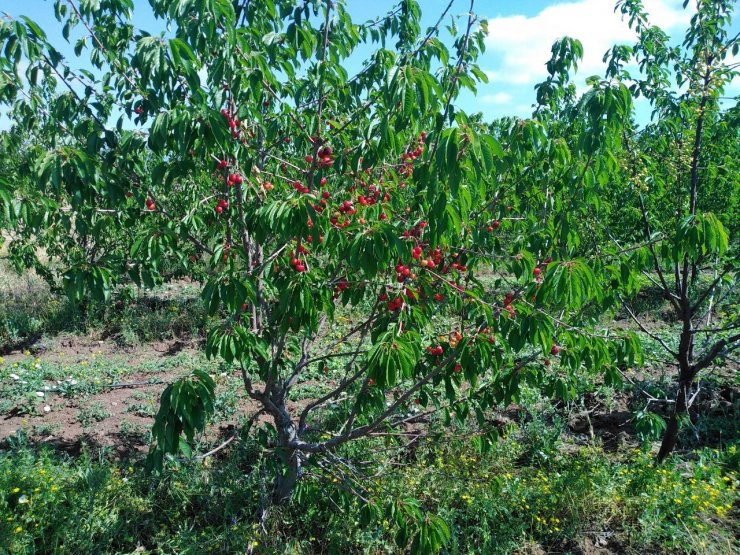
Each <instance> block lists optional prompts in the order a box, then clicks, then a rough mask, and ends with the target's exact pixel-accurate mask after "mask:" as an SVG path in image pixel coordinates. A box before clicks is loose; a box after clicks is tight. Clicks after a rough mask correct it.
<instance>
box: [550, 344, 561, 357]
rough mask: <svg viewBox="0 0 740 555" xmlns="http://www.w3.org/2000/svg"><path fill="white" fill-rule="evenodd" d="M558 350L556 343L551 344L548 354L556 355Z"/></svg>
mask: <svg viewBox="0 0 740 555" xmlns="http://www.w3.org/2000/svg"><path fill="white" fill-rule="evenodd" d="M559 352H560V347H558V346H557V345H553V346H552V349H550V354H551V355H553V356H557V354H558V353H559Z"/></svg>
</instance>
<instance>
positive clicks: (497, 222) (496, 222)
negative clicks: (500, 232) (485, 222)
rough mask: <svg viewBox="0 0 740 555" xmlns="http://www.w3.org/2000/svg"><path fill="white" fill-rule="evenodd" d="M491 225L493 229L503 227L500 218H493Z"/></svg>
mask: <svg viewBox="0 0 740 555" xmlns="http://www.w3.org/2000/svg"><path fill="white" fill-rule="evenodd" d="M491 227H492V228H493V229H498V228H499V227H501V222H499V221H498V220H493V222H492V223H491Z"/></svg>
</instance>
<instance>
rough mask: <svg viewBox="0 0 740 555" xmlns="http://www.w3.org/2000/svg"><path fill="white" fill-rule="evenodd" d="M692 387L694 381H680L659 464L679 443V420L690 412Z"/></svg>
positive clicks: (658, 459) (661, 446) (659, 454)
mask: <svg viewBox="0 0 740 555" xmlns="http://www.w3.org/2000/svg"><path fill="white" fill-rule="evenodd" d="M692 386H693V380H691V379H688V380H686V381H684V380H680V381H679V384H678V394H677V395H676V403H675V404H674V405H673V412H672V413H671V416H670V417H669V418H668V425H667V426H666V429H665V432H663V441H662V442H661V444H660V451H658V456H657V462H658V464H660V463H662V462H663V461H664V460H665V459H666V457H667V456H668V455H670V454H671V453H672V452H673V450H674V449H675V447H676V443H677V441H678V428H679V420H680V418H681V416H682V415H683V414H686V412H687V410H688V398H689V392H690V391H691V389H692Z"/></svg>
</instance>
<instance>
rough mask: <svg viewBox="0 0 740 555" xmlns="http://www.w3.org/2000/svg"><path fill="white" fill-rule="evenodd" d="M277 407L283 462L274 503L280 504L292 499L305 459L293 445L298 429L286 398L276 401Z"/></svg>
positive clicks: (273, 497) (279, 448)
mask: <svg viewBox="0 0 740 555" xmlns="http://www.w3.org/2000/svg"><path fill="white" fill-rule="evenodd" d="M275 408H276V409H277V410H276V412H275V413H274V414H273V416H274V418H275V425H276V427H277V430H278V455H279V457H280V462H281V463H282V464H281V465H280V468H278V471H277V473H276V475H275V483H274V486H273V490H272V503H273V504H275V505H279V504H281V503H285V502H286V501H288V500H290V497H291V496H292V495H293V490H294V489H295V485H296V483H297V482H298V478H299V477H300V474H301V466H302V462H303V461H302V453H301V452H300V451H298V450H297V449H294V448H293V447H291V446H292V445H293V444H294V442H295V440H296V439H297V438H298V431H297V429H296V426H295V424H294V423H293V420H292V418H291V417H290V413H289V412H288V410H287V408H286V407H285V402H284V400H283V399H281V400H280V402H279V403H276V404H275Z"/></svg>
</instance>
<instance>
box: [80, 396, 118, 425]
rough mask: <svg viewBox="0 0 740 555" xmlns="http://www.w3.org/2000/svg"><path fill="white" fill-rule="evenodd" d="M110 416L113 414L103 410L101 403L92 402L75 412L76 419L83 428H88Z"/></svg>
mask: <svg viewBox="0 0 740 555" xmlns="http://www.w3.org/2000/svg"><path fill="white" fill-rule="evenodd" d="M111 416H113V415H112V414H111V413H110V412H108V411H107V410H105V408H104V407H103V404H102V403H100V402H94V403H91V404H89V405H87V406H86V407H84V408H82V409H80V411H79V413H78V414H77V421H78V422H79V423H80V424H82V427H83V428H89V427H91V426H93V425H94V424H96V423H98V422H102V421H103V420H105V419H106V418H110V417H111Z"/></svg>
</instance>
